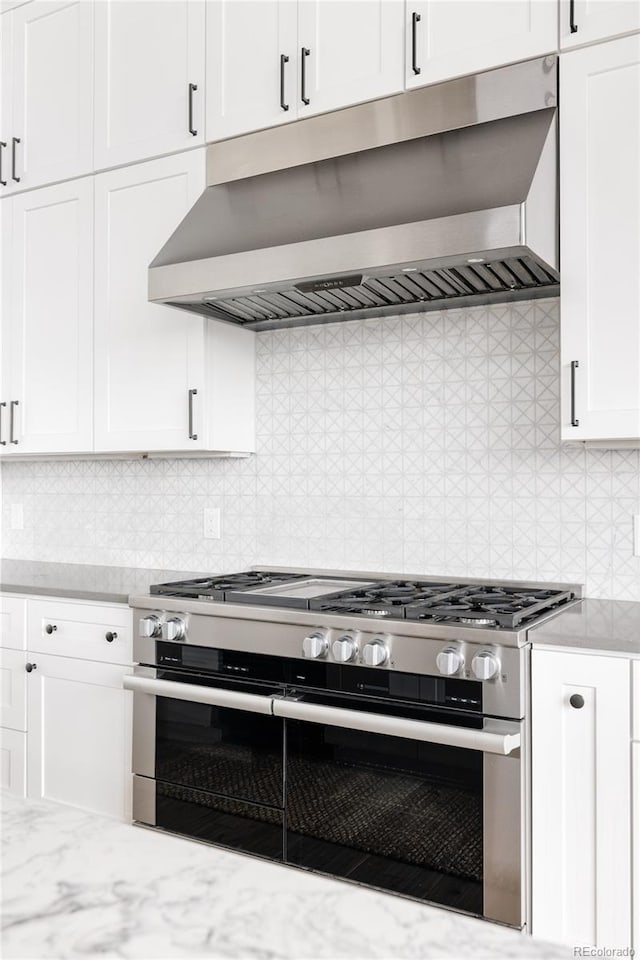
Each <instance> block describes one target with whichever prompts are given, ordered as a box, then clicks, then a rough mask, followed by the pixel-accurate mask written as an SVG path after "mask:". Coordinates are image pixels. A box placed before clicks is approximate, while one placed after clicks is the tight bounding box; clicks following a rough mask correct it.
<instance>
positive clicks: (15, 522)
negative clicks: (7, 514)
mask: <svg viewBox="0 0 640 960" xmlns="http://www.w3.org/2000/svg"><path fill="white" fill-rule="evenodd" d="M11 529H12V530H24V511H23V509H22V504H21V503H12V504H11Z"/></svg>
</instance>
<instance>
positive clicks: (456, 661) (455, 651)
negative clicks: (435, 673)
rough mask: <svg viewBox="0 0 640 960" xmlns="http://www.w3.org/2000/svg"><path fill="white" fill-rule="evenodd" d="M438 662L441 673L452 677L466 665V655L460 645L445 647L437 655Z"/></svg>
mask: <svg viewBox="0 0 640 960" xmlns="http://www.w3.org/2000/svg"><path fill="white" fill-rule="evenodd" d="M436 664H437V666H438V670H439V671H440V673H442V674H444V676H445V677H452V676H453V675H454V673H458V672H459V671H460V670H461V669H462V667H463V666H464V657H463V655H462V651H461V650H460V648H459V647H445V648H444V650H441V651H440V653H439V654H438V656H437V657H436Z"/></svg>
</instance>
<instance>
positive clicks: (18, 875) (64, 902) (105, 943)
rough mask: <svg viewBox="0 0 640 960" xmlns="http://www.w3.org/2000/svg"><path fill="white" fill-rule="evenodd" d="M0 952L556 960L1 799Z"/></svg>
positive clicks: (509, 940)
mask: <svg viewBox="0 0 640 960" xmlns="http://www.w3.org/2000/svg"><path fill="white" fill-rule="evenodd" d="M0 809H1V812H2V847H3V854H2V901H3V902H2V941H1V943H2V955H3V957H7V958H9V957H32V958H40V957H47V958H55V957H92V956H96V957H100V958H110V957H131V958H133V957H140V958H160V957H185V958H186V957H211V958H254V957H255V958H260V960H268V958H291V960H294V958H295V960H303V958H314V957H323V958H324V957H326V958H336V960H337V958H353V960H360V958H369V957H371V958H374V957H375V958H394V960H395V958H404V957H406V958H449V957H451V958H454V957H455V958H458V960H460V958H464V957H469V958H472V957H473V958H480V957H491V958H499V957H504V958H509V957H514V958H545V957H546V958H560V957H564V958H567V960H568V958H569V957H570V956H571V950H570V948H569V947H558V946H552V945H548V944H545V943H542V942H540V941H536V940H533V939H532V938H530V937H528V936H526V935H523V934H520V933H518V932H516V931H513V930H509V929H506V928H504V927H500V926H498V925H497V924H493V923H487V922H484V921H481V920H476V919H473V918H471V917H464V916H460V915H458V914H455V913H451V912H448V911H446V910H440V909H438V908H436V907H430V906H428V905H426V904H420V903H415V902H413V901H410V900H404V899H402V898H400V897H393V896H389V895H388V894H384V893H379V892H377V891H373V890H367V889H365V888H363V887H358V886H355V885H352V884H348V883H344V882H342V881H338V880H331V879H327V878H324V877H319V876H316V875H314V874H311V873H306V872H303V871H299V870H294V869H292V868H288V867H283V866H278V865H275V864H271V863H267V862H264V861H260V860H256V859H253V858H251V857H245V856H242V855H241V854H236V853H231V852H227V851H225V850H219V849H217V848H215V847H209V846H207V845H205V844H201V843H196V842H194V841H191V840H186V839H183V838H180V837H173V836H170V835H168V834H163V833H158V832H155V831H152V830H147V829H144V828H142V827H136V826H133V825H130V824H126V823H119V822H116V821H112V820H106V819H104V818H101V817H98V816H96V815H95V814H91V813H86V812H84V811H82V810H76V809H74V808H71V807H66V806H61V805H58V804H54V803H50V802H42V801H24V800H20V799H17V798H15V797H12V796H9V795H7V794H4V795H3V796H2V801H1V808H0Z"/></svg>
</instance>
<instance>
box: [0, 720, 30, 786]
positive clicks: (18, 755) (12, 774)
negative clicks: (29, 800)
mask: <svg viewBox="0 0 640 960" xmlns="http://www.w3.org/2000/svg"><path fill="white" fill-rule="evenodd" d="M26 761H27V735H26V733H21V732H20V731H19V730H8V729H0V787H2V789H3V790H8V791H9V793H13V794H15V795H16V796H18V797H25V796H26V793H27V762H26Z"/></svg>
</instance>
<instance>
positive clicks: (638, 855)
mask: <svg viewBox="0 0 640 960" xmlns="http://www.w3.org/2000/svg"><path fill="white" fill-rule="evenodd" d="M639 709H640V705H639ZM631 767H632V773H633V794H632V796H633V824H632V827H631V831H632V836H633V854H632V855H633V905H632V916H633V931H632V935H631V936H632V940H631V943H632V946H633V948H634V950H635V951H636V955H637V953H638V950H640V741H637V742H636V743H632V744H631Z"/></svg>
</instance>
